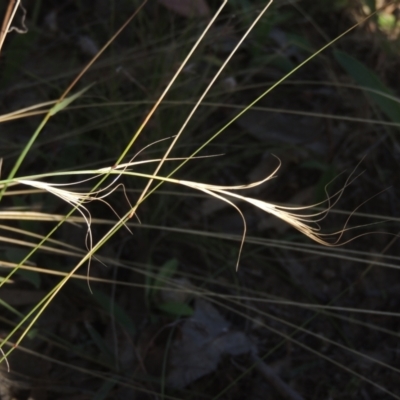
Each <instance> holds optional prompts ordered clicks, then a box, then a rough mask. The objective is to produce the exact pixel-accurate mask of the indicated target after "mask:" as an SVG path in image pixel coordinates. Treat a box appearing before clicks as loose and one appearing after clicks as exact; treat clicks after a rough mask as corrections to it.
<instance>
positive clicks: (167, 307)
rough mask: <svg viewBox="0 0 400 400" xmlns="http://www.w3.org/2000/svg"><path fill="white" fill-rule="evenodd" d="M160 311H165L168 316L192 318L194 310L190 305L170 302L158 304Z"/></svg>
mask: <svg viewBox="0 0 400 400" xmlns="http://www.w3.org/2000/svg"><path fill="white" fill-rule="evenodd" d="M156 307H157V308H158V309H159V310H160V311H164V312H166V313H168V314H172V315H175V316H177V317H190V316H191V315H193V313H194V310H193V308H192V307H190V306H189V305H188V304H185V303H177V302H174V301H168V302H166V303H161V304H157V306H156Z"/></svg>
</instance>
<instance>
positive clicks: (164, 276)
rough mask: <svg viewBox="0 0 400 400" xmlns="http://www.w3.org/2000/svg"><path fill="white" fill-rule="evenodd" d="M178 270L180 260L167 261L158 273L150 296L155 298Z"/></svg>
mask: <svg viewBox="0 0 400 400" xmlns="http://www.w3.org/2000/svg"><path fill="white" fill-rule="evenodd" d="M177 269H178V260H176V259H175V258H172V259H171V260H169V261H167V262H166V263H165V264H164V265H163V266H162V267H161V268H160V271H158V274H157V276H156V277H155V278H154V282H153V285H152V286H153V288H151V289H150V296H151V297H154V296H155V294H156V293H157V291H158V290H160V288H161V287H163V286H165V283H166V281H168V279H170V278H172V276H173V275H174V274H175V273H176V270H177Z"/></svg>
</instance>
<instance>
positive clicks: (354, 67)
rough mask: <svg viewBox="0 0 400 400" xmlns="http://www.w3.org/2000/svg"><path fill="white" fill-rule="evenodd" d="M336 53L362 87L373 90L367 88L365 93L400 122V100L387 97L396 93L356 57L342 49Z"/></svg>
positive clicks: (338, 59) (392, 118)
mask: <svg viewBox="0 0 400 400" xmlns="http://www.w3.org/2000/svg"><path fill="white" fill-rule="evenodd" d="M334 55H335V58H336V60H337V61H338V62H339V63H340V65H341V66H342V67H343V68H344V69H345V70H346V72H347V73H348V74H349V75H350V76H351V77H352V78H353V79H354V80H355V81H356V82H357V83H358V84H359V85H360V86H361V88H367V89H372V90H373V91H369V90H365V93H366V95H367V96H368V97H369V98H370V99H371V100H372V101H373V102H374V103H375V104H376V105H377V106H378V107H379V108H380V110H381V111H382V112H383V113H384V114H385V115H386V116H387V117H388V118H389V119H390V120H392V121H393V122H399V123H400V104H399V102H400V100H398V99H393V98H389V97H387V96H391V97H395V94H394V93H393V92H392V91H391V90H390V89H389V88H387V87H386V85H385V84H384V83H383V82H382V81H381V80H380V79H379V78H378V76H377V75H376V74H375V73H374V72H372V71H371V70H370V69H369V68H367V67H366V66H365V65H364V64H362V63H361V62H359V61H358V60H356V59H355V58H354V57H352V56H349V55H348V54H346V53H344V52H342V51H335V52H334ZM377 92H380V93H377ZM381 93H382V94H381ZM385 95H387V96H385Z"/></svg>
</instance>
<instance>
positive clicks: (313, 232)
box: [1, 1, 392, 394]
mask: <svg viewBox="0 0 400 400" xmlns="http://www.w3.org/2000/svg"><path fill="white" fill-rule="evenodd" d="M271 3H272V1H270V2H269V3H268V5H267V7H266V8H265V10H264V11H266V9H267V8H268V7H269V5H270V4H271ZM225 4H226V1H224V3H223V5H222V6H221V9H220V10H218V12H217V14H216V15H215V16H214V18H213V19H212V20H211V22H210V24H209V25H208V26H207V28H206V30H205V31H204V33H203V35H202V36H201V37H200V38H199V41H197V42H196V44H195V46H194V47H193V49H192V50H191V52H190V53H189V55H188V57H187V58H186V59H185V60H184V62H183V63H182V64H181V66H180V68H179V69H178V71H177V73H176V74H175V75H174V78H173V79H172V80H171V81H170V83H169V85H168V87H167V89H166V90H165V91H164V92H163V94H162V96H161V97H160V98H159V100H158V101H157V102H156V104H155V105H154V107H153V108H152V110H151V111H150V113H149V114H148V115H147V117H146V118H145V120H144V122H143V124H142V125H141V126H140V127H139V129H138V130H137V131H136V133H135V134H134V136H133V138H132V140H131V141H130V143H129V144H128V145H127V146H126V147H125V150H124V151H123V152H122V153H121V155H120V157H119V159H118V161H117V163H116V164H115V165H113V166H112V167H106V168H101V169H98V170H80V171H74V172H71V171H68V172H66V173H63V174H56V173H54V174H51V173H50V174H42V175H40V176H39V175H37V176H30V177H23V178H18V177H16V173H17V171H18V169H19V166H20V165H21V163H22V161H23V160H24V158H25V156H26V154H27V153H28V152H29V151H30V149H31V147H32V144H33V143H34V142H35V141H36V139H37V137H38V135H39V133H40V132H41V130H42V128H43V127H44V126H45V124H46V123H47V121H48V119H49V118H50V117H52V116H54V115H55V114H56V113H58V112H60V111H62V110H63V109H66V108H67V107H68V106H69V105H70V104H71V103H72V102H73V101H74V100H76V99H77V98H78V97H80V96H81V95H82V94H83V93H84V91H85V90H87V89H84V90H83V91H80V92H78V93H76V94H75V95H72V96H70V97H66V96H67V94H68V92H69V91H70V90H71V88H72V86H74V85H75V84H76V82H77V81H78V80H79V79H80V77H81V76H82V75H83V74H84V73H85V71H86V70H87V69H84V70H83V71H82V74H80V75H79V76H78V77H77V78H76V79H75V80H74V82H73V84H72V85H71V86H70V87H69V88H68V89H67V90H66V91H65V92H64V95H63V96H61V97H60V99H59V100H57V102H56V103H51V102H50V103H48V104H45V105H44V106H45V107H47V106H48V105H52V104H55V105H54V106H53V107H52V108H51V109H50V110H48V111H47V114H46V116H45V118H44V120H43V121H42V123H41V125H40V126H39V128H38V130H37V131H36V132H35V133H34V135H33V136H32V138H31V140H30V141H29V143H28V145H27V146H26V147H25V149H24V152H22V153H21V157H20V158H19V160H18V161H17V163H16V164H15V166H14V169H13V170H12V172H11V173H10V175H9V177H8V179H7V180H5V181H3V182H1V183H2V184H3V190H2V195H4V194H5V191H6V189H7V188H8V187H9V186H12V185H15V184H23V185H26V186H29V187H33V188H36V189H39V190H44V191H47V192H49V193H51V194H53V195H55V196H57V197H59V198H61V199H62V200H64V201H66V202H67V203H68V204H70V205H71V206H72V207H73V210H72V211H71V212H70V213H69V214H68V215H66V216H65V217H64V218H63V219H62V220H61V221H60V223H59V224H57V226H56V228H54V229H53V230H52V231H51V232H50V233H49V234H48V235H47V236H46V237H44V238H43V239H42V240H41V242H40V243H39V245H37V246H36V247H35V248H34V249H33V251H32V252H30V253H29V254H28V256H26V257H25V258H24V260H22V261H21V262H20V264H18V265H17V266H16V269H15V270H14V271H16V270H17V269H18V268H21V267H22V266H23V264H24V262H25V261H26V260H28V259H29V257H30V256H31V255H32V254H33V253H34V252H35V251H37V250H38V249H40V248H41V247H42V246H43V247H44V245H43V244H44V243H45V242H46V241H49V240H51V239H50V236H51V235H52V234H53V232H55V230H56V229H58V227H59V226H60V225H61V224H62V223H63V222H65V221H67V220H69V219H70V216H71V215H72V212H74V211H75V210H78V212H79V213H81V216H82V218H83V220H84V221H85V222H86V224H87V226H88V232H89V235H90V224H91V222H92V220H91V216H90V213H89V210H88V209H87V208H86V206H85V204H88V203H90V202H91V201H94V200H100V201H103V199H104V198H106V197H107V196H109V195H110V194H111V193H113V192H114V191H115V190H117V189H119V188H121V184H117V180H118V179H119V178H120V177H121V176H127V177H129V176H134V177H141V178H144V179H146V180H147V185H146V187H145V189H144V190H143V191H142V192H141V195H140V196H139V200H138V201H137V202H136V204H135V205H133V206H132V205H130V210H129V212H127V213H126V214H125V215H124V216H123V217H118V219H119V220H118V222H117V223H116V224H114V225H113V226H112V227H111V229H110V230H109V231H108V232H107V233H106V234H105V235H104V236H103V238H102V239H101V240H100V241H99V242H98V243H96V244H94V245H93V243H92V241H91V240H90V244H89V246H88V247H89V249H88V252H87V253H86V254H85V255H83V256H82V258H81V260H80V261H79V262H78V263H77V264H76V265H75V267H74V268H73V269H72V271H71V272H70V273H68V274H65V276H64V278H63V279H62V280H61V282H59V284H58V285H57V286H55V287H54V288H53V290H51V292H49V293H48V295H47V296H45V298H44V299H43V300H42V301H41V302H39V303H38V304H37V306H36V307H34V309H33V310H31V312H30V313H29V314H28V315H27V316H26V317H25V318H24V319H23V320H22V321H21V323H20V324H19V325H18V326H17V327H16V328H15V329H14V330H13V331H12V332H11V333H10V335H9V336H8V337H7V338H6V339H5V340H4V342H3V344H6V343H7V341H9V340H10V339H11V338H12V337H13V336H14V334H15V333H16V332H17V331H18V330H19V329H20V328H21V327H22V326H23V325H24V324H25V323H28V324H27V326H26V327H24V331H23V333H22V335H21V336H20V337H19V338H18V340H17V341H14V346H13V347H12V348H11V349H10V350H9V352H10V351H12V350H13V348H14V347H15V346H18V345H19V343H20V342H21V340H22V339H23V337H24V336H26V334H27V333H28V331H29V330H30V328H31V327H32V326H33V324H34V323H35V321H36V320H37V319H38V318H39V316H40V315H41V314H42V312H43V311H44V310H45V308H46V307H47V306H48V305H49V304H50V302H51V301H52V299H53V298H54V296H55V295H56V294H57V293H58V292H59V291H60V290H61V288H62V287H63V286H64V284H65V283H66V282H67V281H68V280H69V279H70V278H73V277H74V276H75V275H76V271H77V270H78V269H79V268H80V266H82V265H83V264H84V263H85V262H90V259H91V257H92V256H93V255H94V254H95V253H96V252H97V250H99V249H100V247H101V246H102V245H104V244H105V243H106V242H107V241H108V240H109V239H110V238H111V236H112V235H113V234H115V233H116V232H117V231H118V230H119V229H120V228H121V227H123V226H127V225H128V224H129V219H130V218H131V217H132V216H133V215H136V211H137V209H138V207H139V206H140V204H141V203H142V202H143V201H144V200H146V199H147V198H148V196H149V195H150V194H152V193H153V192H154V191H155V190H156V189H157V188H158V187H159V186H160V184H162V183H164V182H169V183H174V184H178V185H181V186H185V187H188V188H191V189H195V190H198V191H201V192H203V193H205V194H207V195H210V196H213V197H215V198H217V199H220V200H221V201H225V202H226V203H227V204H229V205H231V206H232V207H234V208H235V209H236V210H237V211H238V212H239V213H240V216H241V218H242V220H243V225H244V232H243V236H242V238H241V241H240V249H239V257H240V254H241V251H242V247H243V244H244V239H245V235H246V221H245V218H244V215H243V214H242V212H241V211H240V208H239V207H238V206H237V205H236V204H235V203H234V202H233V201H231V200H229V199H230V198H234V199H237V200H240V201H243V202H247V203H249V204H251V205H253V206H255V207H257V208H259V209H261V210H263V211H265V212H267V213H270V214H273V215H275V216H276V217H278V218H280V219H282V220H284V221H285V222H287V223H289V224H290V225H292V226H293V227H294V228H295V229H297V230H298V231H300V232H301V233H303V234H305V235H306V236H308V237H309V238H311V239H312V240H314V241H316V242H317V243H319V244H322V245H327V246H336V245H339V244H340V243H339V241H340V239H341V237H342V235H343V233H344V232H345V231H347V230H349V229H350V228H348V227H347V224H348V220H347V221H346V223H345V225H344V227H343V229H342V230H340V231H337V232H335V233H330V234H323V233H321V232H320V228H319V226H318V222H320V221H321V220H322V219H323V218H324V217H325V216H326V214H327V212H328V211H330V209H331V207H333V205H334V204H336V203H337V201H338V200H339V198H340V197H341V194H342V193H343V190H344V188H345V187H346V186H348V185H349V184H350V183H351V182H352V180H351V179H350V177H349V178H348V180H347V181H346V183H345V185H344V187H343V188H342V189H341V190H340V191H339V192H337V193H336V194H335V195H334V196H332V197H330V198H328V200H327V203H328V206H327V208H326V209H325V210H322V211H321V212H314V213H306V214H304V213H301V212H302V211H304V210H307V209H308V208H312V207H314V206H310V207H287V206H280V205H276V204H272V203H269V202H265V201H261V200H258V199H253V198H250V197H246V196H241V195H238V194H236V193H234V192H232V190H242V189H248V188H251V187H255V186H257V185H260V184H262V183H264V182H266V181H268V180H270V179H272V178H274V177H275V173H276V172H277V170H278V168H279V167H278V168H277V169H276V170H275V171H274V172H273V173H272V174H271V175H269V176H268V177H267V178H265V179H263V180H261V181H259V182H255V183H251V184H248V185H240V186H217V185H210V184H205V183H199V182H193V181H187V180H179V179H176V178H172V175H174V174H175V173H176V172H177V171H178V169H179V168H181V167H182V166H183V165H184V164H185V163H186V162H187V161H189V160H192V159H194V158H195V156H196V154H198V152H200V151H201V150H202V149H203V148H204V147H205V146H206V145H208V144H209V143H210V142H211V141H212V140H213V139H214V138H216V137H217V136H218V135H219V134H220V133H221V132H223V130H225V129H226V128H227V127H228V126H229V125H230V124H232V123H233V122H234V121H235V120H236V119H237V118H239V117H240V116H241V115H242V114H243V113H244V112H246V111H247V110H248V109H250V108H251V107H256V106H255V104H256V103H257V102H258V101H259V100H261V98H263V97H264V96H266V95H267V94H268V93H270V92H271V91H272V90H273V89H274V88H276V87H277V86H278V85H280V84H282V83H283V82H284V81H285V80H286V79H287V78H288V77H289V76H290V75H291V74H292V73H294V72H295V71H297V70H298V69H299V68H301V67H302V66H303V65H305V64H306V63H307V62H309V61H310V60H311V59H312V58H314V57H315V56H316V55H318V54H319V53H320V52H322V51H323V50H325V49H326V48H327V47H329V46H330V45H331V44H332V43H334V42H335V41H336V40H338V39H339V38H341V37H342V36H344V35H345V34H347V33H348V32H350V30H351V29H354V28H355V27H356V26H358V25H359V24H356V25H355V26H353V27H352V28H350V29H349V30H348V31H346V32H344V33H343V34H342V35H340V36H339V37H337V38H336V39H334V40H333V41H331V42H330V43H328V44H327V45H326V46H324V47H323V48H321V49H320V50H319V51H317V52H316V53H314V54H313V55H312V56H311V57H309V58H308V59H307V60H305V61H304V62H303V63H301V64H300V65H299V66H298V67H296V68H295V69H294V70H293V71H292V72H291V73H289V74H287V75H286V76H285V77H284V78H282V79H281V80H279V81H278V82H277V83H275V84H274V85H272V86H271V87H270V88H269V89H268V90H267V91H265V92H264V93H263V94H262V95H261V96H260V97H258V98H257V99H256V100H255V101H254V102H252V103H251V104H250V105H249V106H248V107H246V108H245V109H244V110H243V111H241V112H240V113H239V114H238V115H237V116H236V117H235V118H234V119H232V120H231V121H230V122H229V123H228V124H227V125H225V127H223V128H222V129H221V130H220V131H218V132H217V133H216V134H215V135H214V136H213V137H212V138H211V139H209V140H208V141H207V142H206V143H204V144H203V145H202V146H201V147H199V149H198V150H196V152H194V153H193V154H192V155H191V156H189V157H185V158H183V159H181V160H182V161H183V162H182V163H181V165H180V166H178V167H177V168H176V169H175V170H174V171H173V172H172V173H171V174H169V175H168V176H166V177H163V176H160V174H159V171H160V170H161V168H162V166H163V164H164V162H165V161H168V160H179V159H178V158H174V159H172V158H169V157H168V155H169V153H170V152H171V150H172V148H173V147H174V146H175V143H176V142H177V140H178V139H179V137H180V136H181V134H182V132H183V131H184V129H185V127H186V125H187V123H188V122H189V120H190V119H191V117H192V116H193V114H194V113H195V111H196V110H197V108H198V107H199V106H200V105H202V104H205V102H204V98H205V96H206V94H207V93H208V91H209V89H210V88H211V86H212V85H213V84H214V82H215V81H216V79H217V78H218V76H219V74H220V73H221V72H222V70H223V69H224V68H225V66H226V64H227V63H228V62H229V60H230V58H231V57H232V56H233V55H234V53H235V52H236V50H237V48H238V46H237V47H236V48H235V50H234V51H233V52H232V53H231V54H230V55H229V56H228V58H227V59H226V60H225V62H224V64H223V67H222V68H220V69H219V70H218V72H217V74H216V75H214V77H213V79H212V81H211V83H210V85H208V86H207V88H206V90H205V91H204V92H203V94H202V95H201V96H200V98H199V100H198V101H197V102H195V105H194V107H193V109H192V111H191V112H190V114H189V117H188V118H187V120H186V121H185V122H184V124H183V125H182V127H181V129H180V130H179V131H178V134H177V135H176V136H175V139H174V140H173V142H172V144H171V146H170V147H169V149H168V150H167V152H166V153H165V154H164V156H163V157H162V158H161V159H157V160H150V161H145V162H158V166H157V168H156V170H155V172H154V173H153V174H139V173H135V172H134V171H132V170H131V168H133V167H134V166H135V165H137V163H136V164H135V163H133V162H132V161H130V162H128V163H122V160H123V159H124V158H125V156H126V154H127V153H128V152H129V150H130V149H131V147H132V146H133V144H134V143H135V141H136V139H137V137H138V136H139V135H140V134H141V132H142V130H143V129H144V127H145V126H146V124H147V122H148V121H149V120H150V118H151V116H152V115H153V114H154V112H155V111H156V109H158V107H159V105H160V104H161V102H162V101H164V98H165V95H166V94H167V92H168V90H169V89H170V87H171V86H172V84H173V83H174V81H175V79H176V77H177V76H178V75H179V74H180V72H181V71H182V69H183V67H184V65H185V64H186V63H187V61H188V59H189V57H190V56H191V55H192V54H193V52H194V51H195V49H196V47H197V45H198V44H199V43H200V41H201V40H202V38H203V37H204V35H205V34H206V32H207V31H208V29H209V27H210V26H211V24H212V23H213V22H214V21H215V20H216V18H217V17H218V15H219V13H220V12H221V10H222V7H223V6H224V5H225ZM264 11H263V12H264ZM258 18H261V14H260V15H259V17H258ZM127 23H128V21H127ZM255 23H256V21H255V22H254V24H255ZM254 24H253V25H251V27H250V28H249V30H248V31H247V33H246V34H245V35H247V34H248V33H249V32H250V31H251V30H252V29H253V27H254ZM121 29H123V28H121ZM114 38H115V35H114V36H113V38H112V39H110V41H109V42H107V45H106V46H108V45H109V44H110V43H111V42H112V40H114ZM244 38H245V36H244V37H243V38H242V41H243V40H244ZM242 41H241V42H242ZM241 42H240V43H241ZM106 46H105V47H106ZM105 47H104V48H103V49H102V50H101V52H102V51H104V49H105ZM101 52H99V54H98V55H97V56H96V57H95V58H94V59H93V60H92V61H91V63H89V65H88V67H87V68H89V67H90V65H91V64H92V63H93V62H94V61H95V60H96V59H97V58H98V56H99V55H100V54H101ZM42 106H43V105H41V106H40V107H42ZM40 107H39V108H40ZM33 112H40V111H35V107H31V108H29V109H25V110H24V112H21V113H20V114H19V115H18V113H17V114H12V115H8V116H6V118H8V120H11V119H14V118H17V117H22V116H25V115H30V113H33ZM60 175H68V176H73V175H79V176H81V175H91V178H89V179H96V178H100V182H99V183H98V184H97V185H96V186H95V187H94V188H93V189H92V190H90V191H86V192H73V191H69V190H66V189H60V187H59V185H58V184H50V183H47V182H43V181H41V180H40V179H46V178H47V177H53V178H54V177H56V176H60ZM110 175H116V178H115V179H114V180H113V181H112V183H111V184H109V185H107V186H106V187H105V188H103V189H99V188H100V187H101V185H102V183H103V182H105V179H107V177H109V176H110ZM354 179H355V178H354ZM86 181H87V179H85V180H84V181H80V182H77V183H76V184H81V183H83V182H86ZM153 181H158V182H159V183H158V184H157V185H156V186H155V188H153V189H151V190H150V187H151V185H152V183H153ZM76 184H74V185H76ZM122 188H123V187H122ZM335 196H336V197H335ZM331 199H332V200H334V201H333V202H332V204H331V203H330V201H331ZM104 202H105V200H104ZM321 204H323V203H319V205H321ZM325 204H326V203H325ZM350 216H351V215H350ZM335 236H336V241H335V242H333V243H331V242H329V241H327V239H328V238H334V237H335ZM237 266H238V263H237ZM209 297H212V296H211V295H209ZM219 305H220V306H221V307H223V305H222V304H219ZM266 328H268V326H266ZM307 332H309V331H307ZM290 340H291V341H292V342H294V343H296V344H298V341H295V340H294V339H293V338H291V339H290ZM302 346H303V347H304V344H303V345H301V344H300V347H302ZM306 347H307V350H308V351H311V352H315V351H314V350H313V349H310V348H309V347H308V346H306ZM2 351H3V350H2ZM9 352H7V354H9ZM7 354H4V352H3V358H2V359H4V358H5V357H6V355H7ZM318 354H319V355H320V356H321V354H320V353H318ZM323 357H324V356H323ZM334 363H335V362H334ZM339 365H340V367H341V368H344V369H345V370H346V368H347V367H346V366H345V365H343V364H339ZM347 369H349V368H347ZM349 372H350V369H349ZM351 373H352V374H353V375H355V376H359V374H357V373H356V372H354V371H351ZM360 379H364V380H365V378H363V377H362V376H360ZM375 386H377V387H379V388H381V386H380V385H376V384H375ZM381 389H382V388H381ZM386 392H387V393H390V394H392V393H391V392H389V391H386Z"/></svg>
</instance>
